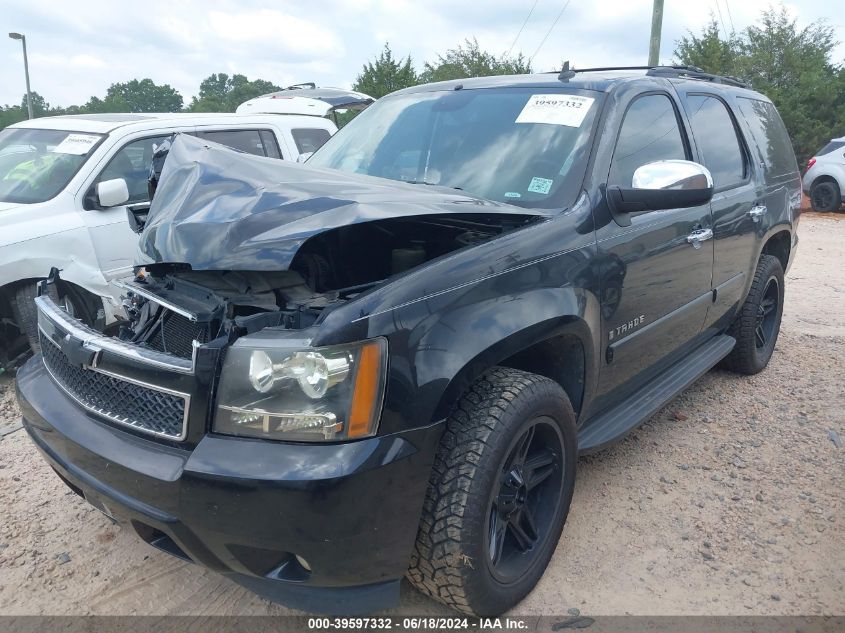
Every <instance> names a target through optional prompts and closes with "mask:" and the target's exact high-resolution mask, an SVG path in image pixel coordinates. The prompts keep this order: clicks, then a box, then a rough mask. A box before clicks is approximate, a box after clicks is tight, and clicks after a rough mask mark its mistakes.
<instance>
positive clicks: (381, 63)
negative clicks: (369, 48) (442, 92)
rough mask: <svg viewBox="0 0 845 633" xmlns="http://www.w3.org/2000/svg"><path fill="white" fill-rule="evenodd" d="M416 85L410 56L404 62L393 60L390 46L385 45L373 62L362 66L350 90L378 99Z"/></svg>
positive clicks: (415, 75)
mask: <svg viewBox="0 0 845 633" xmlns="http://www.w3.org/2000/svg"><path fill="white" fill-rule="evenodd" d="M418 83H419V80H418V78H417V72H416V71H415V70H414V67H413V65H412V63H411V56H410V55H408V57H406V58H405V60H404V61H402V60H397V59H394V58H393V52H392V51H391V50H390V46H389V45H388V44H387V43H385V45H384V50H382V52H381V54H380V55H379V56H378V58H377V59H376V60H375V62H367V63H366V64H364V68H363V70H362V71H361V74H359V75H358V77H357V79H356V80H355V83H354V84H352V89H353V90H355V91H357V92H363V93H364V94H368V95H370V96H371V97H375V98H376V99H380V98H381V97H383V96H384V95H386V94H389V93H391V92H394V91H396V90H401V89H402V88H408V87H409V86H415V85H417V84H418Z"/></svg>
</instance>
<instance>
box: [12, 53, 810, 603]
mask: <svg viewBox="0 0 845 633" xmlns="http://www.w3.org/2000/svg"><path fill="white" fill-rule="evenodd" d="M157 187H158V188H157V191H156V194H155V198H154V200H153V203H152V208H151V209H150V212H149V216H148V218H147V221H146V226H145V227H144V228H143V232H142V234H141V237H140V242H139V249H138V256H137V259H136V263H137V264H138V266H139V269H138V276H137V278H136V279H135V281H133V282H131V283H128V284H127V286H126V299H125V305H126V314H127V320H126V322H125V323H124V325H123V327H122V329H121V331H120V333H119V335H117V336H106V335H104V334H100V333H98V332H94V331H92V330H90V329H88V328H86V327H85V326H84V325H82V324H81V323H80V322H79V321H76V320H74V319H73V318H71V317H70V316H69V315H68V314H66V313H65V312H63V311H62V310H60V309H59V308H58V307H57V305H56V304H55V303H53V301H51V299H50V298H49V295H48V293H44V295H43V296H41V297H40V298H38V299H37V304H38V310H39V313H40V316H39V319H40V320H39V325H40V336H41V338H42V345H41V347H42V356H38V357H35V358H33V359H31V360H30V361H29V362H28V363H27V365H26V366H25V367H24V368H23V369H22V370H21V371H20V372H19V374H18V380H17V385H18V392H19V398H20V401H21V405H22V410H23V417H24V422H25V426H26V430H27V431H28V432H29V434H30V436H31V437H32V440H33V442H34V443H35V444H36V446H38V448H39V449H40V450H41V452H42V453H43V455H44V457H45V458H46V460H47V461H48V462H49V463H50V465H51V466H52V467H53V468H54V469H55V471H56V472H57V473H58V475H59V477H61V478H62V479H63V480H64V481H65V482H66V483H67V485H68V486H70V488H72V489H73V490H74V491H76V492H77V493H79V494H80V495H83V496H84V497H85V499H86V500H87V501H89V502H90V503H91V504H92V505H94V506H95V507H97V508H99V509H100V510H102V511H103V512H105V513H106V514H108V515H109V516H112V517H115V518H117V519H119V520H121V521H123V522H125V523H126V525H128V526H130V527H131V528H132V529H133V530H134V531H135V532H137V534H138V535H139V536H140V537H141V538H142V539H143V540H145V541H146V542H148V543H150V544H151V545H154V546H156V547H159V548H161V549H163V550H165V551H167V552H170V553H171V554H173V555H175V556H179V557H182V558H184V559H186V560H191V561H194V562H196V563H199V564H202V565H205V566H207V567H209V568H211V569H213V570H215V571H218V572H220V573H222V574H225V575H227V576H229V577H230V578H232V579H233V580H235V581H236V582H238V583H241V584H243V585H245V586H247V587H249V588H251V589H253V590H254V591H256V592H258V593H260V594H262V595H264V596H267V597H269V598H271V599H274V600H278V601H281V602H284V603H287V604H290V605H294V606H297V607H299V608H302V609H306V610H310V611H322V612H334V613H353V612H359V613H360V612H366V611H373V610H377V609H380V608H384V607H387V606H389V605H391V604H393V603H395V602H396V600H397V599H398V595H399V582H400V580H401V579H402V578H403V577H404V576H407V578H408V579H409V580H410V582H411V583H412V584H413V585H414V586H415V587H417V588H418V589H419V590H421V591H422V592H424V593H425V594H428V595H429V596H431V597H433V598H435V599H436V600H439V601H441V602H443V603H445V604H447V605H450V606H452V607H454V608H456V609H458V610H459V611H462V612H465V613H475V614H479V615H488V614H498V613H502V612H504V611H506V610H507V609H509V608H511V607H512V606H513V605H515V604H516V603H517V602H518V601H519V600H520V599H522V598H523V597H524V596H525V595H526V594H527V593H528V592H529V591H530V590H531V589H532V587H534V585H535V584H536V583H537V581H538V580H539V578H540V576H541V575H542V574H543V571H544V569H545V567H546V565H547V563H548V561H549V559H550V557H551V555H552V552H553V551H554V549H555V546H556V545H557V542H558V539H559V536H560V534H561V530H562V528H563V525H564V521H565V519H566V515H567V512H568V510H569V505H570V501H571V499H572V492H573V486H574V483H575V470H576V461H577V456H578V454H579V452H585V451H592V450H595V449H598V448H600V447H603V446H606V445H608V444H610V443H611V442H614V441H616V440H618V439H620V438H621V437H623V436H624V435H625V434H626V433H627V432H629V431H630V430H631V429H633V428H635V427H636V426H637V425H639V424H640V423H642V422H643V421H644V420H646V419H647V418H648V417H649V416H650V415H652V414H653V413H654V412H656V411H657V410H658V409H659V408H660V407H661V406H662V405H664V404H665V403H666V402H667V401H669V400H670V399H671V398H672V397H673V396H675V395H676V394H677V393H678V392H680V391H681V390H682V389H684V388H685V387H687V386H688V385H689V384H691V383H692V382H693V381H695V380H696V379H697V378H698V377H699V376H701V375H702V374H703V373H704V372H706V371H707V370H708V369H710V368H711V367H713V366H715V365H716V364H718V363H720V362H721V363H722V364H723V366H724V367H727V368H728V369H731V370H734V371H736V372H739V373H743V374H753V373H756V372H759V371H761V370H762V369H763V368H764V367H765V366H766V364H767V363H768V361H769V359H770V357H771V355H772V351H773V348H774V345H775V341H776V339H777V335H778V329H779V326H780V320H781V313H782V308H783V298H784V271H785V270H786V269H787V267H788V265H789V263H790V261H791V260H792V258H793V256H794V253H795V246H796V243H797V237H796V225H797V221H798V217H797V214H798V213H799V196H800V182H799V175H798V169H797V165H796V162H795V157H794V155H793V153H792V149H791V147H790V143H789V139H788V137H787V135H786V131H785V130H784V127H783V124H782V122H781V120H780V118H779V116H778V114H777V112H776V110H775V108H774V106H772V104H771V102H770V101H769V100H768V99H766V98H765V97H764V96H762V95H760V94H758V93H756V92H753V91H752V90H750V89H749V88H748V87H747V86H745V85H743V84H742V83H741V82H739V81H737V80H733V79H731V78H725V77H716V76H712V75H705V74H704V73H700V72H698V71H696V70H694V69H688V68H677V67H676V68H651V69H643V70H611V71H607V70H603V71H602V72H596V71H594V72H574V71H564V72H562V73H561V74H560V75H557V74H551V75H526V76H515V77H495V78H481V79H473V80H465V81H456V82H447V83H440V84H433V85H425V86H418V87H414V88H410V89H407V90H403V91H400V92H397V93H395V94H393V95H390V96H388V97H385V98H384V99H381V100H379V101H378V102H376V103H375V105H373V106H372V107H371V108H370V109H368V110H367V111H365V112H364V113H363V114H361V115H360V116H359V117H358V118H357V119H356V120H354V121H353V122H352V123H351V124H350V125H348V126H347V127H346V128H345V129H343V130H341V131H340V133H338V134H337V135H336V136H335V137H334V138H332V139H331V140H330V141H329V142H328V143H326V145H325V146H324V147H322V148H321V149H320V150H319V151H318V152H317V153H316V154H315V155H314V156H313V157H312V158H311V159H310V160H309V162H308V164H306V165H296V164H288V163H282V162H278V161H272V160H268V159H263V158H258V157H253V156H249V155H244V154H239V153H237V152H235V151H232V150H229V149H226V148H223V147H222V146H218V145H215V144H212V143H209V142H207V141H203V140H200V139H196V138H193V137H191V136H187V135H180V136H178V137H176V139H175V140H174V142H173V145H172V148H171V149H170V152H169V155H168V156H167V160H166V162H165V164H164V168H163V171H162V173H161V177H160V180H159V181H158V185H157ZM141 267H143V268H141ZM52 281H53V282H54V283H56V284H58V287H59V288H58V290H59V293H61V281H60V280H59V279H56V278H55V277H54V278H53V280H52ZM49 294H53V293H49ZM595 511H596V512H600V509H595Z"/></svg>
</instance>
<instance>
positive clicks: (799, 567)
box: [0, 214, 845, 615]
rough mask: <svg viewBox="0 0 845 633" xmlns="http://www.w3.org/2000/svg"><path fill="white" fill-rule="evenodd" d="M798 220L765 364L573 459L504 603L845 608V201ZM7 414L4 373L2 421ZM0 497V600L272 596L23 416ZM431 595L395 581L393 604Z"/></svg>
mask: <svg viewBox="0 0 845 633" xmlns="http://www.w3.org/2000/svg"><path fill="white" fill-rule="evenodd" d="M800 236H801V245H800V249H799V255H798V259H797V262H796V263H795V265H794V266H793V268H792V270H791V272H790V274H789V281H788V287H787V293H788V295H787V304H786V313H785V316H784V322H783V329H782V333H781V337H780V340H779V341H778V346H777V349H776V351H775V356H774V358H773V359H772V363H771V365H770V366H769V368H768V369H767V370H766V371H765V372H763V373H762V374H760V375H758V376H754V377H752V378H742V377H737V376H734V375H731V374H728V373H725V372H723V371H712V372H710V373H709V374H708V375H707V376H705V377H704V378H703V379H702V380H701V381H699V382H698V383H697V384H696V385H695V386H693V387H692V388H691V389H689V390H688V391H687V392H686V393H684V394H683V395H681V396H680V397H679V398H677V399H676V400H675V401H674V402H672V403H671V404H670V405H669V406H668V407H666V408H665V409H664V410H663V411H661V412H660V413H658V414H657V415H656V416H654V418H653V419H652V420H651V421H649V422H648V423H647V424H646V425H645V426H643V427H642V428H641V429H640V430H638V431H637V432H635V433H634V434H633V435H632V436H630V437H629V438H628V439H627V440H626V441H624V442H622V443H621V444H619V445H618V446H616V447H614V448H612V449H609V450H606V451H604V452H602V453H600V454H597V455H594V456H591V457H588V458H584V459H582V460H581V463H580V464H579V471H578V477H579V481H578V483H577V486H576V493H575V499H574V501H573V504H572V511H571V513H570V518H569V521H568V523H567V525H566V528H565V529H564V534H563V538H562V539H561V541H560V544H559V546H558V548H557V552H556V553H555V556H554V558H553V560H552V563H551V565H550V567H549V569H548V570H547V572H546V575H545V576H544V578H543V580H542V581H541V582H540V584H539V585H538V587H537V588H536V589H535V590H534V592H533V593H532V594H531V595H530V596H529V597H528V598H527V599H526V600H525V601H524V602H523V603H522V604H520V605H519V606H518V607H517V608H516V610H515V612H516V613H519V614H544V613H545V614H562V613H564V612H566V610H567V609H568V608H572V607H575V608H578V609H580V610H581V612H582V613H585V614H590V615H610V614H626V613H631V614H648V615H668V614H673V615H681V614H706V615H714V614H733V615H751V614H789V615H799V614H800V615H807V614H845V493H844V492H843V491H845V447H838V446H837V445H836V443H835V442H834V440H833V439H831V437H832V436H833V437H835V438H836V439H837V441H838V438H840V437H841V438H842V439H843V441H845V378H843V376H845V252H843V250H842V242H843V240H845V215H839V216H823V215H816V214H807V215H805V216H804V218H803V220H802V223H801V228H800ZM17 416H18V411H17V409H16V407H15V404H14V401H13V386H12V382H11V380H10V379H9V378H8V377H6V378H3V377H0V433H4V432H8V431H9V429H10V428H12V427H11V426H10V425H12V424H13V423H14V422H15V421H16V419H17ZM4 429H5V431H4ZM831 431H833V432H835V433H838V437H837V436H835V435H833V434H832V433H831ZM0 507H1V508H2V522H0V614H106V613H108V614H268V613H270V614H277V613H279V614H280V613H285V612H286V610H285V609H283V608H281V607H279V606H276V605H273V604H270V603H267V602H264V601H263V600H261V599H259V598H257V597H255V596H253V595H252V594H250V593H248V592H247V591H246V590H244V589H241V588H240V587H238V586H236V585H234V584H233V583H231V582H229V581H228V580H224V579H223V578H221V577H219V576H216V575H215V574H213V573H211V572H209V571H206V570H204V569H202V568H199V567H197V566H194V565H190V564H187V563H184V562H181V561H179V560H176V559H173V558H171V557H169V556H167V555H166V554H162V553H160V552H158V551H156V550H153V549H152V548H150V547H148V546H147V545H145V544H143V543H141V542H140V541H139V540H137V539H136V538H134V537H133V536H132V535H131V534H130V532H129V531H128V530H125V529H121V528H120V527H118V526H114V525H111V524H110V523H109V521H108V520H107V519H106V518H104V517H103V516H102V515H100V514H99V513H98V512H96V511H95V510H93V509H92V508H90V507H88V506H87V505H86V504H85V503H84V502H83V501H82V500H80V499H79V498H78V497H76V496H75V495H74V494H72V493H71V492H69V491H68V490H67V489H66V488H65V486H64V485H63V484H62V483H61V482H60V481H59V479H58V478H57V477H56V476H55V475H54V474H53V473H52V472H51V471H50V469H49V468H48V467H47V466H46V465H45V464H44V463H43V462H42V461H41V459H40V458H39V456H38V455H37V453H36V451H35V449H34V448H33V446H32V444H31V443H30V442H29V440H28V438H27V436H26V434H25V433H24V432H23V431H20V430H18V431H14V432H11V433H9V434H7V435H5V437H3V438H2V440H0ZM442 611H443V609H442V607H440V606H439V605H437V604H435V603H433V602H430V601H428V600H427V599H425V598H422V597H421V596H420V595H418V594H416V593H415V592H414V591H413V590H412V589H411V588H410V587H408V586H405V587H404V588H403V595H402V603H401V605H400V607H399V608H398V609H396V610H395V613H414V614H421V613H437V612H442Z"/></svg>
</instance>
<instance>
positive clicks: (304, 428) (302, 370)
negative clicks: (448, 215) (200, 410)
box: [212, 338, 387, 442]
mask: <svg viewBox="0 0 845 633" xmlns="http://www.w3.org/2000/svg"><path fill="white" fill-rule="evenodd" d="M238 343H240V345H239V344H235V345H233V346H232V347H230V348H229V350H228V351H227V353H226V359H225V361H224V362H223V371H222V372H221V375H220V383H219V387H218V390H217V410H216V412H215V415H214V424H213V427H212V428H213V430H214V431H215V432H217V433H225V434H228V435H242V436H249V437H262V438H267V439H276V440H291V441H306V442H307V441H327V440H328V441H338V440H348V439H358V438H362V437H368V436H371V435H374V434H375V432H376V430H377V427H378V420H379V417H380V415H381V405H382V399H383V397H384V382H385V375H386V370H387V341H386V340H385V339H382V338H376V339H371V340H368V341H362V342H360V343H351V344H347V345H333V346H331V347H317V348H307V349H303V348H289V347H278V346H274V345H273V344H272V343H270V342H269V341H268V340H267V339H261V340H260V341H256V344H255V346H252V345H250V344H247V338H243V339H241V340H240V341H239V342H238Z"/></svg>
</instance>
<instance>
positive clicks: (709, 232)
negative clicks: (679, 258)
mask: <svg viewBox="0 0 845 633" xmlns="http://www.w3.org/2000/svg"><path fill="white" fill-rule="evenodd" d="M712 238H713V229H698V230H697V231H693V232H692V233H690V234H689V235H687V242H688V243H690V244H692V247H693V248H701V243H702V242H706V241H707V240H709V239H712Z"/></svg>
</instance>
